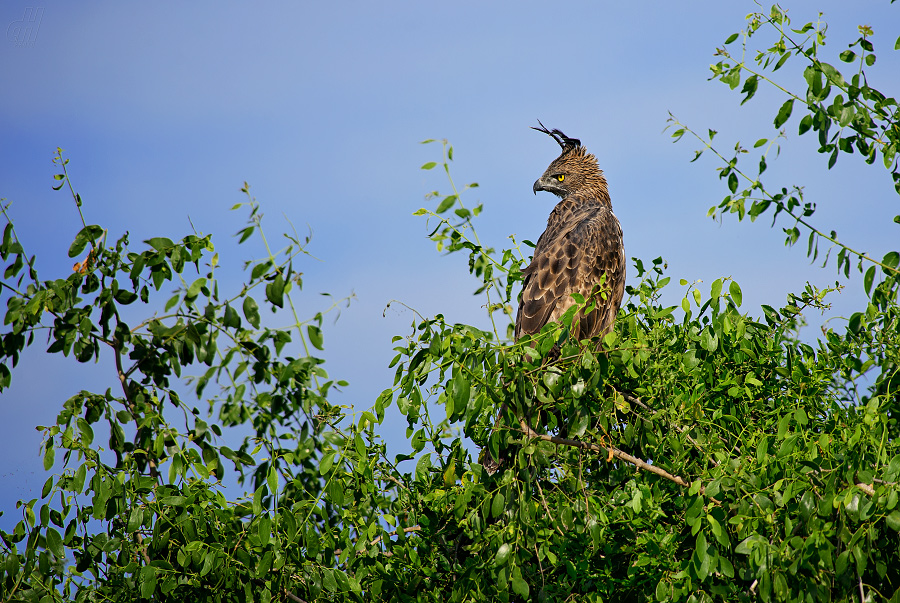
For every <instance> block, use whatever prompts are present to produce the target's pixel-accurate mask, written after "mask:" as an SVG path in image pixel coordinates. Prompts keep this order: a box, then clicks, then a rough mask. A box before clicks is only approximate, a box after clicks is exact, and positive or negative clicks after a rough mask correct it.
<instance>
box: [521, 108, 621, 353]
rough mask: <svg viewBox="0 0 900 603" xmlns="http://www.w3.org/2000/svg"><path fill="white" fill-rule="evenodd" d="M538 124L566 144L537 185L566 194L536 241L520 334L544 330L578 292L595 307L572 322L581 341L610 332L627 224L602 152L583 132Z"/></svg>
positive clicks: (527, 271) (616, 305)
mask: <svg viewBox="0 0 900 603" xmlns="http://www.w3.org/2000/svg"><path fill="white" fill-rule="evenodd" d="M538 124H540V127H532V129H534V130H537V131H538V132H543V133H544V134H547V135H548V136H550V137H551V138H553V140H555V141H556V142H557V143H558V144H559V146H560V147H561V148H562V152H561V153H560V155H559V157H557V158H556V159H554V160H553V162H552V163H551V164H550V165H549V167H547V170H546V171H545V172H544V174H543V176H541V177H540V178H538V179H537V180H536V181H535V183H534V186H533V187H532V190H533V191H534V194H535V195H536V194H537V192H538V191H547V192H550V193H553V194H554V195H556V196H557V197H560V201H559V203H557V204H556V207H554V208H553V211H551V212H550V217H549V218H548V219H547V229H546V230H544V233H543V234H542V235H541V237H540V238H539V239H538V242H537V245H536V246H535V248H534V256H533V258H532V260H531V263H530V264H529V265H528V267H527V268H526V269H525V270H524V271H523V275H524V283H523V285H522V297H521V300H520V302H519V311H518V313H517V314H516V330H515V338H516V339H517V340H518V339H520V338H521V337H523V336H524V335H533V334H535V333H538V332H540V330H541V328H542V327H543V326H544V325H546V324H547V323H548V322H553V321H556V320H558V319H559V318H560V317H561V316H562V315H563V314H564V313H565V312H566V310H568V309H569V308H570V307H572V305H573V304H575V300H574V299H573V298H572V294H573V293H577V294H579V295H581V296H582V297H583V298H584V299H585V300H586V301H587V307H590V306H591V305H593V306H594V308H593V309H592V310H591V311H590V312H588V313H587V314H584V313H583V312H580V313H579V314H578V315H577V316H576V317H575V318H574V319H573V322H572V331H571V332H572V335H574V336H575V338H576V340H578V341H581V340H583V339H590V338H593V337H602V336H604V335H606V334H607V333H609V332H610V331H611V330H612V328H613V324H614V322H615V320H616V313H617V312H618V311H619V306H620V305H621V303H622V295H623V294H624V292H625V246H624V243H623V240H622V227H621V225H620V224H619V220H618V218H616V215H615V214H614V213H613V210H612V201H611V200H610V197H609V188H608V187H607V184H606V178H605V177H604V176H603V171H602V170H601V169H600V168H599V167H598V165H597V158H596V157H594V156H593V155H592V154H590V153H588V152H587V150H586V149H585V148H584V147H583V146H582V145H581V141H580V140H578V139H577V138H569V137H568V136H566V135H565V134H563V133H562V132H561V131H560V130H548V129H547V128H546V127H544V124H542V123H541V122H540V120H538Z"/></svg>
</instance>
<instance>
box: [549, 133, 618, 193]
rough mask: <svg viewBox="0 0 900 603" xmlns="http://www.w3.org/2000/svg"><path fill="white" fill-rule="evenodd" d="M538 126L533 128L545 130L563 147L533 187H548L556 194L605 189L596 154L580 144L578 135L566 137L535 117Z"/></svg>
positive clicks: (550, 191)
mask: <svg viewBox="0 0 900 603" xmlns="http://www.w3.org/2000/svg"><path fill="white" fill-rule="evenodd" d="M538 123H539V124H540V126H541V127H539V128H536V127H532V129H533V130H537V131H538V132H543V133H544V134H547V135H548V136H550V137H551V138H553V140H555V141H556V142H557V143H558V144H559V146H560V147H561V148H562V153H560V155H559V157H557V158H556V159H554V160H553V163H551V164H550V165H549V166H548V167H547V170H546V171H545V172H544V175H543V176H541V177H540V178H538V179H537V180H536V181H535V182H534V186H533V187H532V190H533V191H534V194H537V192H538V191H547V192H548V193H553V194H554V195H556V196H558V197H562V198H565V197H568V196H569V195H571V194H573V193H575V192H582V191H583V192H589V189H593V188H595V187H599V188H601V189H602V190H603V191H604V192H605V191H606V179H605V178H604V177H603V172H602V171H601V170H600V168H599V167H598V165H597V158H596V157H594V156H593V155H592V154H590V153H588V152H587V150H586V149H585V148H584V147H583V146H581V141H580V140H578V139H577V138H569V137H568V136H566V135H565V134H563V133H562V132H561V131H560V130H548V129H547V128H546V127H544V124H542V123H541V122H540V120H538Z"/></svg>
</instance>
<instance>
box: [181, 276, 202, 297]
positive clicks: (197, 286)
mask: <svg viewBox="0 0 900 603" xmlns="http://www.w3.org/2000/svg"><path fill="white" fill-rule="evenodd" d="M205 286H206V279H205V278H203V277H200V278H198V279H197V280H195V281H194V282H193V283H191V286H190V287H188V290H187V295H186V296H187V298H188V299H195V298H196V297H197V296H198V295H200V290H201V289H203V287H205Z"/></svg>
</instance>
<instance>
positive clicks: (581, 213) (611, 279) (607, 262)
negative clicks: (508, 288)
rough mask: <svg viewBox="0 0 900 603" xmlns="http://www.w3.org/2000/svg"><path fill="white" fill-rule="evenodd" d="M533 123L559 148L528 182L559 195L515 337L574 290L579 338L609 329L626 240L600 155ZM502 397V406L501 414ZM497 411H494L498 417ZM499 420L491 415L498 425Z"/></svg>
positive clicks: (492, 463)
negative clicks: (581, 303)
mask: <svg viewBox="0 0 900 603" xmlns="http://www.w3.org/2000/svg"><path fill="white" fill-rule="evenodd" d="M538 124H540V126H541V127H539V128H533V129H535V130H537V131H539V132H543V133H545V134H547V135H549V136H551V137H552V138H553V140H555V141H556V142H557V143H559V146H560V147H562V153H560V155H559V157H557V158H556V159H554V160H553V163H551V164H550V166H549V167H548V168H547V170H546V171H545V172H544V175H543V176H541V177H540V178H538V179H537V181H536V182H535V183H534V187H532V190H533V191H534V193H535V194H537V192H538V191H547V192H550V193H553V194H554V195H556V196H558V197H560V198H561V200H560V201H559V203H557V204H556V207H554V208H553V211H551V212H550V218H549V219H548V220H547V229H546V230H545V231H544V234H542V235H541V237H540V238H539V239H538V242H537V245H536V246H535V248H534V257H533V258H532V260H531V263H530V264H529V265H528V267H527V268H526V269H525V270H524V271H523V274H524V277H525V281H524V284H523V285H522V298H521V301H520V302H519V311H518V313H517V314H516V331H515V338H516V339H517V340H518V339H520V338H521V337H523V336H525V335H533V334H534V333H538V332H540V330H541V328H542V327H543V326H544V325H546V324H547V323H548V322H552V321H555V320H558V319H559V318H560V317H561V316H562V315H563V314H564V313H565V312H566V310H568V309H569V308H571V307H572V305H573V304H575V300H574V299H573V298H572V294H573V293H578V294H580V295H581V296H582V297H583V298H584V299H585V300H586V302H587V305H586V308H590V307H591V306H593V309H591V310H590V311H589V312H587V313H586V314H585V313H584V311H583V310H582V311H581V312H579V313H578V314H577V315H575V317H574V318H573V321H572V328H571V331H570V332H571V334H572V335H573V336H574V337H575V338H576V339H577V340H578V341H581V340H583V339H590V338H592V337H597V336H599V337H602V336H603V335H606V334H607V333H609V332H610V331H611V330H612V328H613V323H614V322H615V320H616V313H617V312H618V311H619V305H620V304H621V303H622V295H623V293H624V292H625V246H624V244H623V243H622V227H621V226H620V225H619V220H618V219H617V218H616V216H615V214H613V211H612V203H611V201H610V198H609V190H608V189H607V185H606V178H605V177H604V176H603V172H602V171H601V170H600V168H599V167H598V165H597V159H596V158H595V157H594V156H593V155H591V154H590V153H588V152H587V150H585V148H584V147H583V146H581V141H580V140H578V139H577V138H569V137H568V136H566V135H565V134H563V133H562V132H561V131H559V130H548V129H547V128H545V127H544V124H542V123H541V122H540V120H538ZM505 409H506V405H505V404H504V405H503V408H502V409H501V410H500V415H501V416H502V415H503V412H504V410H505ZM499 421H500V419H499V418H498V419H497V422H498V423H499ZM496 426H497V424H496V423H495V428H496ZM509 454H510V452H509V451H508V450H507V451H504V452H501V454H500V456H498V457H497V458H494V456H493V455H492V454H491V453H490V452H487V450H485V451H484V452H482V455H481V457H480V458H481V462H482V464H483V466H484V468H485V470H486V471H487V473H488V474H489V475H493V474H494V473H496V472H497V470H498V469H499V468H500V466H501V465H502V464H503V463H504V462H505V459H506V458H507V457H508V455H509Z"/></svg>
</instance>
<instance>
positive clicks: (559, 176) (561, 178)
mask: <svg viewBox="0 0 900 603" xmlns="http://www.w3.org/2000/svg"><path fill="white" fill-rule="evenodd" d="M556 179H557V180H558V181H559V182H562V181H563V180H565V179H566V175H565V174H559V175H558V176H557V177H556Z"/></svg>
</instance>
